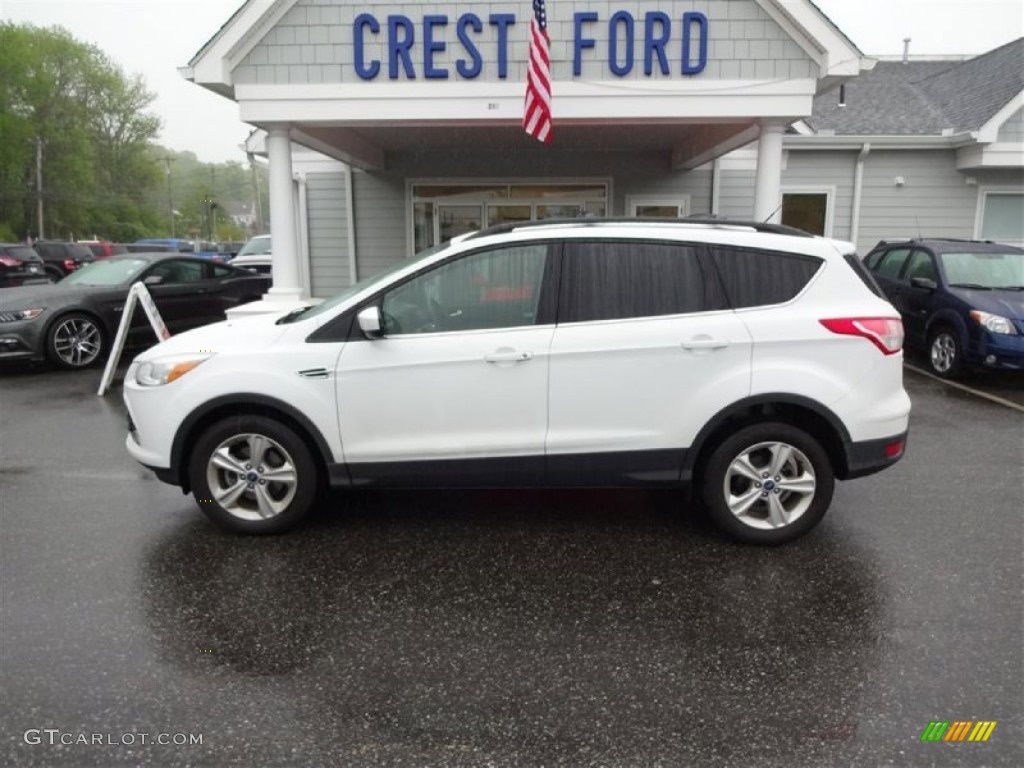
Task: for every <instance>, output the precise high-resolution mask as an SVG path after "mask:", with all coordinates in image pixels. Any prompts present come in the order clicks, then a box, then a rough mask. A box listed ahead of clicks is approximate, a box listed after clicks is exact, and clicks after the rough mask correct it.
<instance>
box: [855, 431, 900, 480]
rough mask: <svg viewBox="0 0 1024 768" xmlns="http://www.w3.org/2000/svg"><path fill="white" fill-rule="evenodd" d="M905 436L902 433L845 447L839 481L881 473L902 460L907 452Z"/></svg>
mask: <svg viewBox="0 0 1024 768" xmlns="http://www.w3.org/2000/svg"><path fill="white" fill-rule="evenodd" d="M907 435H908V432H903V433H901V434H898V435H893V436H892V437H883V438H881V439H879V440H863V441H860V442H856V443H847V445H846V471H845V472H844V474H843V475H842V477H840V478H839V479H840V480H852V479H854V478H857V477H865V476H867V475H873V474H875V472H881V471H882V470H883V469H887V468H888V467H891V466H892V465H893V464H895V463H896V462H897V461H899V460H900V459H902V458H903V455H904V454H905V453H906V452H907Z"/></svg>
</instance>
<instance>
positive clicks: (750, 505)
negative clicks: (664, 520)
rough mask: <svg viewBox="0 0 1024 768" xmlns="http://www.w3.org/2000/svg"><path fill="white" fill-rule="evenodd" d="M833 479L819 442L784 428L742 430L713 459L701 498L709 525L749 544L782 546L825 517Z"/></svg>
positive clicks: (768, 426)
mask: <svg viewBox="0 0 1024 768" xmlns="http://www.w3.org/2000/svg"><path fill="white" fill-rule="evenodd" d="M834 488H835V478H834V475H833V471H832V464H831V462H830V461H829V458H828V455H827V454H826V453H825V450H824V449H823V448H822V447H821V445H820V444H819V443H818V441H817V440H815V439H814V438H813V437H811V436H810V435H809V434H807V433H806V432H804V431H803V430H800V429H797V428H795V427H792V426H789V425H788V424H779V423H764V424H754V425H751V426H748V427H744V428H742V429H740V430H739V431H738V432H736V433H735V434H734V435H732V436H731V437H729V438H727V439H726V440H724V441H723V442H722V443H721V444H720V445H719V446H718V447H717V448H715V450H714V451H713V453H712V454H711V457H710V458H709V460H708V463H707V465H706V469H705V471H704V476H703V479H702V496H703V499H704V503H705V505H706V506H707V510H708V513H709V515H710V516H711V520H712V522H714V523H715V525H717V526H718V527H719V528H720V529H721V530H722V531H724V532H725V533H727V534H728V535H730V536H732V537H733V538H736V539H739V540H740V541H744V542H747V543H751V544H783V543H785V542H788V541H792V540H793V539H795V538H797V537H799V536H802V535H803V534H805V533H806V532H807V531H809V530H810V529H811V528H813V527H814V526H815V525H817V523H818V522H819V521H820V520H821V518H822V517H823V516H824V514H825V511H826V510H827V509H828V506H829V504H830V503H831V501H832V491H833V489H834Z"/></svg>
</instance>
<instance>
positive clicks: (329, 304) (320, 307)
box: [239, 243, 451, 323]
mask: <svg viewBox="0 0 1024 768" xmlns="http://www.w3.org/2000/svg"><path fill="white" fill-rule="evenodd" d="M450 245H451V243H440V244H439V245H435V246H434V247H433V248H428V249H427V250H425V251H420V252H419V253H418V254H416V255H415V256H413V257H412V258H411V259H406V260H405V261H400V262H398V263H397V264H395V265H394V266H393V267H391V268H389V269H386V270H384V271H383V272H378V273H377V274H376V275H373V276H372V277H367V278H364V279H362V280H360V281H359V282H358V283H356V284H355V285H350V286H349V287H348V288H346V289H345V290H344V291H342V292H341V293H337V294H335V295H334V296H331V298H329V299H327V300H326V301H323V302H321V303H320V304H316V305H314V306H312V307H305V308H303V309H301V310H296V311H295V312H294V313H292V314H288V315H285V316H284V317H282V318H281V319H280V320H278V322H279V323H280V322H286V323H291V322H294V321H295V320H299V319H302V320H305V319H307V318H310V317H316V316H317V315H321V314H323V313H324V312H327V311H329V310H331V309H334V308H335V307H337V306H338V305H339V304H343V303H344V302H345V301H347V300H348V299H350V298H351V297H352V296H355V295H356V294H357V293H359V292H360V291H363V290H365V289H367V288H370V287H372V286H373V285H374V284H375V283H381V282H384V281H385V280H387V278H389V277H391V275H393V274H394V273H396V272H400V271H401V270H403V269H405V268H406V267H409V266H412V265H413V264H417V263H419V262H421V261H425V260H426V259H428V258H430V257H431V256H433V255H434V254H435V253H440V252H441V251H443V250H445V249H447V248H448V247H449V246H450ZM239 255H241V254H239Z"/></svg>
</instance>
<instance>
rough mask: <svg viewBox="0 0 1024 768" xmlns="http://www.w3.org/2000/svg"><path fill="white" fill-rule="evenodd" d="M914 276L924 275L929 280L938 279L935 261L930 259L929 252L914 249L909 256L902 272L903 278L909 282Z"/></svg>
mask: <svg viewBox="0 0 1024 768" xmlns="http://www.w3.org/2000/svg"><path fill="white" fill-rule="evenodd" d="M915 277H926V278H928V279H929V280H935V281H937V280H938V275H937V274H936V272H935V263H934V262H933V261H932V257H931V254H929V253H928V252H927V251H920V250H918V251H914V253H913V255H911V257H910V262H909V263H908V264H907V269H906V271H905V272H904V273H903V279H904V280H906V281H907V282H908V283H909V282H910V281H911V280H912V279H914V278H915Z"/></svg>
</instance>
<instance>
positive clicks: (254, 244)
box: [238, 237, 270, 256]
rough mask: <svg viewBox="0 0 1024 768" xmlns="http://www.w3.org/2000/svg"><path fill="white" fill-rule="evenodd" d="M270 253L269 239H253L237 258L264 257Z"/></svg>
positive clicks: (243, 247)
mask: <svg viewBox="0 0 1024 768" xmlns="http://www.w3.org/2000/svg"><path fill="white" fill-rule="evenodd" d="M269 253H270V238H269V237H254V238H252V240H250V241H249V242H248V243H246V244H245V245H244V246H242V250H240V251H239V252H238V255H239V256H266V255H267V254H269Z"/></svg>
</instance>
